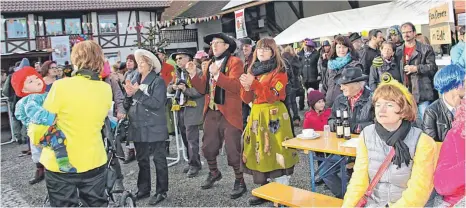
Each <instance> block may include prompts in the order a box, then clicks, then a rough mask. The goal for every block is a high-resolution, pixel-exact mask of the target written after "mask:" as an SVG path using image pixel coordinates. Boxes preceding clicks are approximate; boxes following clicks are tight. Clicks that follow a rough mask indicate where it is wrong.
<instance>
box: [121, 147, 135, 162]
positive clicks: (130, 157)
mask: <svg viewBox="0 0 466 208" xmlns="http://www.w3.org/2000/svg"><path fill="white" fill-rule="evenodd" d="M134 160H136V154H135V152H134V149H128V155H127V156H126V158H125V161H123V164H128V163H130V162H133V161H134Z"/></svg>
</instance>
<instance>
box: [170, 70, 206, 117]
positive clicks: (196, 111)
mask: <svg viewBox="0 0 466 208" xmlns="http://www.w3.org/2000/svg"><path fill="white" fill-rule="evenodd" d="M175 71H176V77H177V78H179V77H181V69H180V68H178V67H177V68H176V70H175ZM184 75H185V77H189V74H188V73H187V72H184ZM197 75H198V76H199V77H200V76H202V70H201V69H199V68H198V69H197ZM175 80H177V79H173V80H172V81H171V82H170V84H168V87H167V92H168V93H170V94H173V93H175V92H176V91H175V90H173V85H174V84H176V83H174V81H175ZM183 94H184V96H185V98H189V99H191V100H193V101H194V102H196V105H197V106H196V107H185V109H184V124H185V125H186V126H192V125H200V124H202V122H203V121H204V103H205V99H204V95H203V94H201V93H199V92H198V91H197V90H196V89H195V88H194V87H190V88H188V87H186V90H185V91H184V92H183Z"/></svg>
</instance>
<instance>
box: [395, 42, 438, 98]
mask: <svg viewBox="0 0 466 208" xmlns="http://www.w3.org/2000/svg"><path fill="white" fill-rule="evenodd" d="M404 49H405V44H403V45H401V46H400V47H398V48H397V49H396V53H395V60H396V61H397V63H399V66H400V74H401V81H402V82H403V83H404V84H406V82H407V80H405V77H404V74H406V73H405V72H404V67H405V63H404ZM408 65H415V66H417V67H418V69H417V73H413V74H410V75H409V78H410V82H411V85H410V86H409V90H410V91H411V93H412V94H413V96H414V98H415V99H416V102H417V103H421V102H423V101H434V100H435V99H436V98H437V93H436V91H435V90H434V85H433V80H434V75H435V73H437V70H438V67H437V64H436V63H435V54H434V49H433V48H432V46H430V45H424V44H422V43H419V42H417V41H416V50H414V51H413V54H412V55H411V57H410V59H409V61H408Z"/></svg>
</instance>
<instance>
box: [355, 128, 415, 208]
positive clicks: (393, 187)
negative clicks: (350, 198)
mask: <svg viewBox="0 0 466 208" xmlns="http://www.w3.org/2000/svg"><path fill="white" fill-rule="evenodd" d="M363 133H364V143H365V144H366V147H367V157H368V160H369V161H368V164H369V167H368V173H369V179H370V181H372V180H373V178H374V177H375V175H376V173H377V171H378V170H379V167H380V165H382V163H383V161H384V160H385V157H386V156H387V155H388V153H389V152H390V146H388V145H387V144H386V143H385V142H384V141H383V140H382V139H381V138H380V137H379V135H378V134H377V132H376V131H375V125H370V126H367V127H366V128H364V130H363ZM421 134H422V130H421V129H418V128H416V127H412V128H411V130H410V131H409V133H408V135H407V136H406V138H405V139H404V140H403V142H404V143H405V144H406V146H408V148H409V154H410V155H411V158H414V155H415V153H416V146H417V143H418V141H419V137H420V135H421ZM412 169H413V162H411V163H409V165H408V166H406V164H404V163H403V164H402V166H401V168H398V167H397V166H396V165H394V164H393V163H391V164H390V165H389V166H388V168H387V170H386V171H385V172H384V174H383V175H382V177H381V178H380V181H379V183H377V185H376V186H375V188H374V189H373V191H372V194H371V196H370V197H369V198H368V200H367V204H366V207H384V206H385V205H386V204H389V203H395V202H397V201H398V200H399V199H400V198H401V197H402V194H403V191H405V190H406V189H407V188H408V181H409V179H410V178H411V172H412Z"/></svg>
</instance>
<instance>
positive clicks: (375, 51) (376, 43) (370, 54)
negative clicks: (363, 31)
mask: <svg viewBox="0 0 466 208" xmlns="http://www.w3.org/2000/svg"><path fill="white" fill-rule="evenodd" d="M382 42H383V34H382V31H380V30H378V29H373V30H371V31H369V43H368V44H367V45H364V47H363V48H362V51H361V53H360V54H359V55H360V56H361V57H360V59H359V60H360V62H361V64H362V68H363V69H364V74H366V75H369V73H370V71H371V65H372V61H373V60H374V58H375V57H377V56H380V50H379V47H380V45H382Z"/></svg>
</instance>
